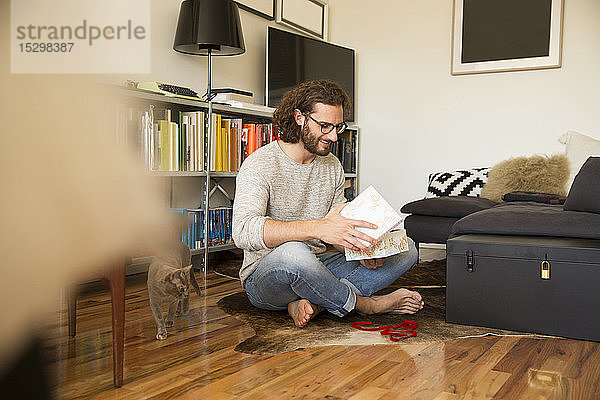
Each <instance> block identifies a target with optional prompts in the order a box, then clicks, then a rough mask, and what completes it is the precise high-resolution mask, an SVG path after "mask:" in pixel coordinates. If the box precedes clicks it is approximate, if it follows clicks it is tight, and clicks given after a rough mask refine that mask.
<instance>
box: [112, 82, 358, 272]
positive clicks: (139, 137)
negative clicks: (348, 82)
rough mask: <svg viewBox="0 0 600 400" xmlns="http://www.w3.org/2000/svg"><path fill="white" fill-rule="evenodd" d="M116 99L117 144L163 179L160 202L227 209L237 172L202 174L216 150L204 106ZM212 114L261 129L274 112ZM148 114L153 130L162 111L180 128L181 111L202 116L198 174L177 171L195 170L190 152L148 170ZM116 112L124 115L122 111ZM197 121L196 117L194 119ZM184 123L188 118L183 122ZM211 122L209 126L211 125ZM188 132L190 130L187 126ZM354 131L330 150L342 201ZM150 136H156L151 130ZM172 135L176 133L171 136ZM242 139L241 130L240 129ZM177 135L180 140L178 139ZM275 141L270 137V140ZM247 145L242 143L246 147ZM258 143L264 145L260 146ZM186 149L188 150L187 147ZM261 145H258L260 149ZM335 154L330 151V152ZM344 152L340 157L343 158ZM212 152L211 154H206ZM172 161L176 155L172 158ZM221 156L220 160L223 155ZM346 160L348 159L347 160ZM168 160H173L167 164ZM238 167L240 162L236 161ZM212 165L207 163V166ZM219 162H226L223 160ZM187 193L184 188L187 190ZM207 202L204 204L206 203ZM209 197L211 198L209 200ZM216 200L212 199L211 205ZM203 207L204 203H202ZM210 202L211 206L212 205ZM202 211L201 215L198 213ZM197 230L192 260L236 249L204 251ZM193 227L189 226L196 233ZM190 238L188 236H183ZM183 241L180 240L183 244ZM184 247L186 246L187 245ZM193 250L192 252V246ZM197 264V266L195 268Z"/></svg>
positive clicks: (353, 185)
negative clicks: (340, 178) (341, 182)
mask: <svg viewBox="0 0 600 400" xmlns="http://www.w3.org/2000/svg"><path fill="white" fill-rule="evenodd" d="M119 90H120V94H122V96H120V98H121V99H122V103H123V104H120V105H119V107H121V108H124V109H125V113H126V116H125V119H126V120H127V121H126V122H125V123H124V122H123V121H121V119H123V118H122V117H119V118H118V119H119V121H118V123H117V131H121V133H120V134H121V135H123V136H124V139H121V140H120V141H121V142H123V141H124V142H126V143H127V144H129V145H132V147H133V148H134V151H135V152H136V154H137V157H139V158H140V162H144V163H146V169H147V173H148V174H149V175H150V176H153V177H156V178H157V179H160V180H162V181H163V184H164V186H165V192H166V198H165V203H166V206H168V207H169V208H175V209H195V210H198V211H197V212H198V213H199V214H200V213H201V212H206V210H209V209H212V208H214V206H218V207H223V206H225V207H227V206H229V207H230V206H232V205H233V193H234V192H235V177H236V176H237V171H235V170H227V171H218V170H215V168H211V169H209V172H208V173H207V171H206V166H207V165H211V166H212V167H215V165H214V161H213V159H214V157H215V151H214V150H213V151H211V152H210V153H209V151H208V149H209V146H208V143H209V141H214V140H215V136H214V134H212V135H211V133H209V132H207V130H206V123H207V120H206V114H207V111H208V103H206V102H204V101H199V100H188V99H181V98H176V97H167V96H164V95H161V94H157V93H153V92H147V91H142V90H137V89H128V88H119ZM212 108H213V115H215V114H219V115H221V116H222V118H223V119H231V120H239V119H241V120H242V121H243V123H244V124H246V123H248V124H260V125H263V126H265V127H266V126H267V125H268V124H270V123H271V121H272V116H273V110H271V109H265V110H261V109H258V108H254V107H252V108H251V109H250V108H238V107H232V106H229V105H225V104H219V103H213V104H212ZM150 110H152V114H153V118H152V124H153V126H152V128H155V127H156V124H154V121H162V122H164V120H163V119H164V118H165V114H166V110H170V113H169V117H168V118H170V120H169V122H173V123H175V124H176V125H177V126H181V125H182V124H183V118H182V116H183V115H184V113H192V112H201V113H204V114H203V126H204V129H203V132H202V133H200V132H199V131H198V132H197V134H198V135H199V136H201V141H202V143H201V145H198V147H197V149H200V148H201V149H202V150H201V151H202V156H200V155H199V154H197V155H196V157H202V160H201V164H202V165H201V167H200V168H198V166H199V163H198V162H197V163H196V164H195V166H196V169H197V170H181V169H194V168H193V166H192V165H194V164H193V163H192V162H191V161H189V159H193V157H192V156H190V155H189V154H190V153H189V150H188V152H187V153H185V154H186V155H183V158H186V157H187V158H188V163H187V164H186V162H185V161H182V159H181V157H182V155H181V153H178V152H175V153H174V154H179V157H180V159H179V161H180V163H181V162H182V164H180V165H177V166H175V167H177V168H175V169H178V170H162V169H173V167H174V165H169V168H163V167H164V165H162V164H161V165H160V166H159V168H158V169H159V170H156V168H154V170H153V166H154V167H157V165H158V164H160V161H163V160H158V161H159V163H157V162H156V159H154V161H155V162H154V165H152V161H151V160H150V155H149V152H150V147H151V146H152V143H150V140H146V141H144V139H143V137H146V136H147V134H148V132H147V131H145V130H144V126H146V127H147V126H148V124H145V123H144V121H143V120H142V119H141V118H142V116H143V115H144V113H146V114H147V113H148V112H149V111H150ZM118 112H123V110H122V109H121V110H120V111H118ZM198 120H199V119H198ZM188 121H189V119H188ZM214 125H215V124H214V120H213V127H214ZM179 129H181V130H182V134H183V132H184V128H179ZM187 129H189V127H188V128H187ZM358 132H359V128H358V126H356V125H350V126H349V127H348V129H347V130H346V131H345V132H344V133H342V135H340V140H338V144H339V146H338V148H334V149H332V152H334V154H336V153H337V154H336V155H338V156H339V157H340V160H341V161H342V165H343V166H344V167H345V171H346V172H345V177H346V186H347V189H346V195H347V197H349V195H350V197H354V196H356V192H357V189H358V173H357V172H358V171H357V170H358V153H359V152H358V149H359V141H358V138H359V135H358ZM154 134H155V135H158V134H159V133H157V132H154ZM175 135H178V133H176V134H175ZM268 135H269V131H268V130H267V131H266V132H264V133H263V138H264V137H268ZM240 136H241V131H240ZM181 137H182V136H179V138H180V139H181ZM271 138H272V139H274V136H273V135H272V136H271ZM246 140H247V142H248V137H247V136H246ZM247 142H246V143H247ZM261 144H262V145H264V144H267V143H261ZM186 147H187V148H189V146H186ZM210 147H212V149H215V143H211V146H210ZM259 147H260V146H259ZM220 150H221V151H222V154H224V153H226V150H227V149H224V148H221V149H220ZM334 150H335V151H334ZM242 152H243V149H241V150H240V151H239V152H238V154H241V153H242ZM344 152H345V154H344ZM211 153H212V154H211ZM175 157H177V155H175ZM222 157H224V156H222ZM348 157H350V158H348ZM171 161H172V160H171ZM236 162H237V166H238V167H239V164H241V162H240V161H239V160H236ZM211 163H212V164H211ZM223 163H225V162H224V161H223ZM223 163H222V164H221V165H220V167H221V168H218V169H231V168H223V166H224V165H223ZM233 164H235V163H232V164H228V166H230V167H231V166H233V167H234V168H233V169H236V167H235V165H233ZM182 186H183V187H187V188H188V189H189V188H190V187H193V188H198V187H201V192H199V193H197V194H195V195H188V196H187V199H186V198H185V196H179V191H180V190H178V189H180V188H181V187H182ZM207 190H208V191H209V196H208V198H207V197H206V191H207ZM188 191H189V190H188ZM179 197H183V199H179ZM207 199H208V201H207ZM213 199H214V200H213ZM215 200H216V201H215ZM207 202H208V204H205V203H207ZM213 203H214V204H213ZM200 210H201V211H200ZM201 225H202V226H201V228H200V229H199V230H198V231H199V232H198V235H196V237H195V238H194V237H192V239H193V241H194V243H195V246H192V245H190V249H191V252H192V255H193V256H196V255H204V260H208V254H209V253H213V252H218V251H223V250H231V249H234V248H235V245H234V244H233V243H232V242H227V243H219V244H216V245H209V246H208V247H207V248H205V247H204V246H202V245H200V243H201V242H200V240H201V238H200V237H199V236H200V235H209V236H208V237H209V239H210V238H211V236H210V235H211V232H210V231H209V230H210V228H209V227H207V226H206V224H201ZM195 229H196V228H193V230H195ZM188 239H189V238H188ZM184 241H185V240H184ZM188 244H189V243H188ZM193 247H195V248H193ZM151 261H152V257H151V256H141V257H136V258H133V259H132V261H131V263H130V265H129V266H128V273H137V272H143V271H144V270H145V268H147V265H148V264H149V263H150V262H151ZM205 264H206V262H203V263H202V271H203V272H204V273H206V271H207V265H205ZM195 265H196V264H195Z"/></svg>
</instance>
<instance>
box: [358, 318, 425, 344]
mask: <svg viewBox="0 0 600 400" xmlns="http://www.w3.org/2000/svg"><path fill="white" fill-rule="evenodd" d="M371 325H373V322H371V321H358V322H353V323H352V324H350V326H351V327H353V328H354V329H358V330H360V331H368V332H376V331H381V332H380V333H381V334H382V335H384V336H386V335H387V336H389V337H390V340H391V341H392V342H399V341H400V340H402V339H406V338H409V337H413V336H417V332H416V331H415V329H417V328H418V327H419V323H418V322H416V321H408V320H404V321H403V322H401V323H399V324H398V325H385V326H379V327H370V326H371Z"/></svg>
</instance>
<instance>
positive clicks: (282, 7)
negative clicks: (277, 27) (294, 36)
mask: <svg viewBox="0 0 600 400" xmlns="http://www.w3.org/2000/svg"><path fill="white" fill-rule="evenodd" d="M328 11H329V6H328V5H327V2H326V0H277V16H276V21H277V22H278V23H280V24H283V25H287V26H290V27H292V28H295V29H298V30H300V31H302V32H304V33H308V34H309V35H312V36H316V37H318V38H320V39H323V40H327V21H328V19H329V14H328Z"/></svg>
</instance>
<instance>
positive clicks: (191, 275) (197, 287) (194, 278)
mask: <svg viewBox="0 0 600 400" xmlns="http://www.w3.org/2000/svg"><path fill="white" fill-rule="evenodd" d="M190 281H191V282H192V286H193V287H194V290H195V291H196V293H197V294H198V296H201V294H200V286H198V282H196V277H194V267H193V266H192V268H190Z"/></svg>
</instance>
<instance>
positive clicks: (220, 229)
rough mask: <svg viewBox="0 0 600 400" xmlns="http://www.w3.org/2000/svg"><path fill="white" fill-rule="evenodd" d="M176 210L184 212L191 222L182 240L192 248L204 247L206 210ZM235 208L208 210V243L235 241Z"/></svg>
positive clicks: (219, 243) (218, 243) (175, 209)
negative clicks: (232, 232) (232, 229)
mask: <svg viewBox="0 0 600 400" xmlns="http://www.w3.org/2000/svg"><path fill="white" fill-rule="evenodd" d="M172 210H173V211H174V212H176V213H179V214H182V215H183V216H185V217H186V218H187V219H188V220H189V224H188V225H187V227H186V228H185V229H184V230H183V231H182V233H181V237H180V239H181V241H182V242H183V243H185V244H187V245H188V246H189V247H190V249H199V248H202V247H204V210H202V209H183V208H174V209H172ZM232 219H233V208H231V207H216V208H211V209H210V210H209V211H208V245H209V246H219V245H222V244H229V243H233V239H232V237H231V221H232Z"/></svg>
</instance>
